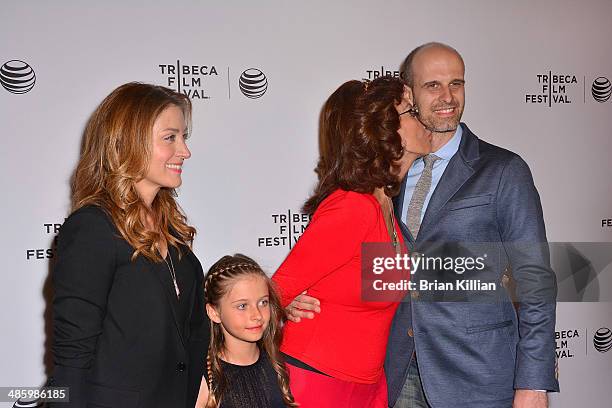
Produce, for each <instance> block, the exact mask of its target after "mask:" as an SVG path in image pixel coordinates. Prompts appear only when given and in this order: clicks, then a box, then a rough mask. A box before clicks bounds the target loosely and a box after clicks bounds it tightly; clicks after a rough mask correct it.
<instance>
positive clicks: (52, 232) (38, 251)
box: [26, 223, 62, 261]
mask: <svg viewBox="0 0 612 408" xmlns="http://www.w3.org/2000/svg"><path fill="white" fill-rule="evenodd" d="M61 226H62V224H57V223H53V224H43V233H44V236H45V237H47V238H52V239H51V241H50V245H51V247H50V248H28V249H26V260H28V261H36V260H41V259H53V258H54V257H55V248H56V245H57V235H58V234H59V230H60V227H61Z"/></svg>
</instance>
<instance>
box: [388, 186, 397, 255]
mask: <svg viewBox="0 0 612 408" xmlns="http://www.w3.org/2000/svg"><path fill="white" fill-rule="evenodd" d="M387 200H389V218H390V220H391V230H392V232H391V244H392V245H393V248H395V251H396V252H398V253H399V251H398V250H399V239H398V238H397V231H396V230H395V217H394V216H393V201H391V197H389V196H387Z"/></svg>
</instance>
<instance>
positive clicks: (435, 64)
mask: <svg viewBox="0 0 612 408" xmlns="http://www.w3.org/2000/svg"><path fill="white" fill-rule="evenodd" d="M412 69H413V73H414V75H415V76H419V77H421V76H423V75H425V76H459V77H460V78H463V71H464V68H463V61H462V60H461V57H460V56H459V55H458V54H457V53H456V52H454V51H453V50H449V49H447V48H443V47H431V48H427V49H424V50H421V51H420V52H419V53H418V54H417V55H415V57H414V60H413V63H412Z"/></svg>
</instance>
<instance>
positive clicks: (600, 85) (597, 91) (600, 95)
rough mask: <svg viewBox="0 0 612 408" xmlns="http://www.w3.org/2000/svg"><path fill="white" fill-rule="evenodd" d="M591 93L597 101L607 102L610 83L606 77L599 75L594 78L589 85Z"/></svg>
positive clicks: (609, 93) (610, 88)
mask: <svg viewBox="0 0 612 408" xmlns="http://www.w3.org/2000/svg"><path fill="white" fill-rule="evenodd" d="M591 95H593V99H595V100H596V101H597V102H599V103H604V102H607V101H608V99H610V95H612V84H611V83H610V80H609V79H608V78H606V77H603V76H600V77H597V78H595V80H594V81H593V85H591Z"/></svg>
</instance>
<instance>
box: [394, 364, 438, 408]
mask: <svg viewBox="0 0 612 408" xmlns="http://www.w3.org/2000/svg"><path fill="white" fill-rule="evenodd" d="M393 408H431V406H430V405H429V404H428V403H427V399H426V398H425V391H423V385H422V384H421V377H420V375H419V366H418V364H417V359H416V355H413V356H412V359H411V361H410V366H409V367H408V376H407V377H406V382H405V383H404V386H403V387H402V392H401V393H400V396H399V397H398V398H397V401H396V402H395V405H394V406H393Z"/></svg>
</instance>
